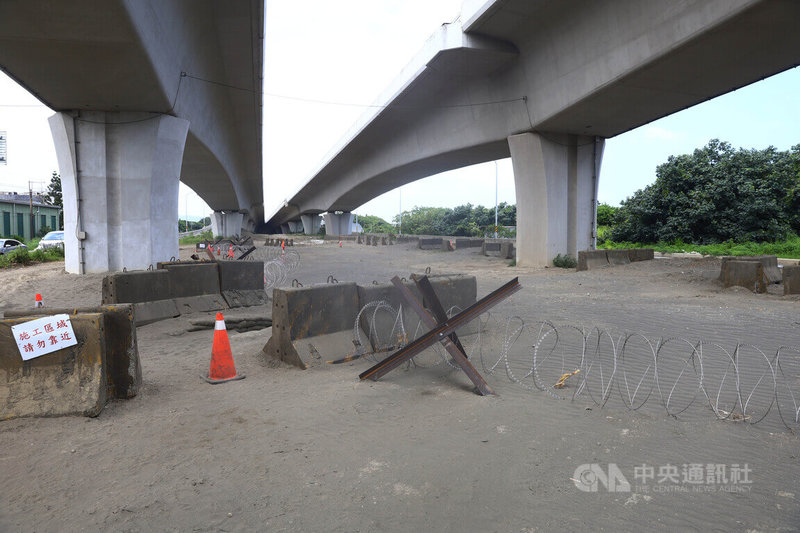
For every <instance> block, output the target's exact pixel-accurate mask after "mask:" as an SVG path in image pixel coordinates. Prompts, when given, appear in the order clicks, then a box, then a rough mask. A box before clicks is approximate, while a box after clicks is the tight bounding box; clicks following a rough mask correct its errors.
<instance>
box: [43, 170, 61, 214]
mask: <svg viewBox="0 0 800 533" xmlns="http://www.w3.org/2000/svg"><path fill="white" fill-rule="evenodd" d="M47 202H48V203H49V204H50V205H57V206H58V207H60V208H61V209H60V210H59V212H58V227H59V228H63V227H64V195H63V194H62V192H61V174H59V173H58V172H56V171H55V170H54V171H53V174H52V176H50V184H49V185H48V186H47Z"/></svg>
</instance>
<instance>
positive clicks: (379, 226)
mask: <svg viewBox="0 0 800 533" xmlns="http://www.w3.org/2000/svg"><path fill="white" fill-rule="evenodd" d="M358 223H359V224H361V227H362V228H364V233H393V232H394V230H395V227H394V226H392V225H391V224H389V223H388V222H386V221H385V220H383V219H382V218H381V217H376V216H374V215H358Z"/></svg>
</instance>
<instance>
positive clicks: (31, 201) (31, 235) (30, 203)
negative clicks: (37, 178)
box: [22, 181, 35, 239]
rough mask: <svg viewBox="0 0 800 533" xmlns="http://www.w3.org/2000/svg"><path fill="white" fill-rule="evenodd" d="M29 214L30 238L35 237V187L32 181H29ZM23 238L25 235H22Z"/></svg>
mask: <svg viewBox="0 0 800 533" xmlns="http://www.w3.org/2000/svg"><path fill="white" fill-rule="evenodd" d="M28 214H29V215H30V238H31V239H33V224H34V220H35V218H34V216H33V187H31V182H30V181H28ZM23 233H24V232H23ZM22 238H23V239H24V238H25V235H22Z"/></svg>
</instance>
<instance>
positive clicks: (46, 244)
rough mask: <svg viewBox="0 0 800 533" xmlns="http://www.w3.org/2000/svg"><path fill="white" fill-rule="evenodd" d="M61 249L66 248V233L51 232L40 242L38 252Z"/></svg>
mask: <svg viewBox="0 0 800 533" xmlns="http://www.w3.org/2000/svg"><path fill="white" fill-rule="evenodd" d="M56 247H60V248H61V249H63V248H64V232H63V231H51V232H49V233H48V234H47V235H45V236H44V237H42V240H41V241H39V246H37V247H36V249H37V250H46V249H47V248H56Z"/></svg>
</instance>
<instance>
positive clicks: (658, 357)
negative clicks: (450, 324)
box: [353, 301, 800, 430]
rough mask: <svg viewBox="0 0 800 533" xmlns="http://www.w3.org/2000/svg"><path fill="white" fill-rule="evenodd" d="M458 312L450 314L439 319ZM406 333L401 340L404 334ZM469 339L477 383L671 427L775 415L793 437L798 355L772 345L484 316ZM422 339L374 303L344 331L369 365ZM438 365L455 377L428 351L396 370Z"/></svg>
mask: <svg viewBox="0 0 800 533" xmlns="http://www.w3.org/2000/svg"><path fill="white" fill-rule="evenodd" d="M460 311H461V310H460V309H459V308H458V307H453V308H451V309H450V310H448V316H453V315H455V314H457V313H458V312H460ZM382 315H383V318H381V316H382ZM390 323H391V324H392V326H391V328H390V327H389V324H390ZM361 325H365V327H364V331H368V332H369V333H368V335H367V337H368V341H369V343H368V344H363V340H362V339H361V335H360V333H359V327H360V326H361ZM412 330H413V334H411V335H410V336H409V335H408V334H407V333H406V331H412ZM473 330H474V332H473V333H464V334H462V333H459V336H460V338H461V342H462V344H463V345H464V346H465V349H466V350H467V355H468V356H469V357H470V358H471V359H472V360H473V362H474V360H475V359H476V358H477V359H478V360H479V361H480V366H481V368H482V369H483V372H484V373H485V374H487V375H491V376H494V377H499V376H501V375H502V373H505V375H506V378H507V379H508V380H509V381H510V382H512V383H514V384H516V385H518V386H520V387H522V388H523V389H526V390H530V391H539V392H545V393H546V394H548V395H549V396H551V397H552V398H554V399H558V400H570V401H572V402H578V401H588V402H590V403H591V404H594V405H595V406H597V407H600V408H602V407H605V406H606V405H607V404H608V403H609V401H611V400H614V401H620V402H621V403H622V405H624V406H625V408H627V409H628V410H631V411H638V410H640V409H642V408H643V407H645V406H646V405H649V406H651V407H652V406H657V407H659V408H661V409H664V410H665V411H666V413H667V414H669V415H670V416H672V417H676V418H677V417H678V416H679V415H683V414H684V413H687V411H688V410H689V409H690V408H691V407H693V406H703V405H704V406H705V408H706V409H710V410H711V412H712V413H713V415H714V416H715V417H716V418H717V419H719V420H731V421H737V422H746V423H749V424H757V423H759V422H762V421H763V420H765V419H771V420H773V421H775V420H776V415H777V419H780V421H781V422H782V423H783V425H784V426H786V427H787V428H789V429H791V430H794V429H800V405H798V400H800V347H787V346H781V347H780V348H778V349H777V350H776V351H775V352H774V354H773V353H772V352H770V355H767V353H766V352H764V351H763V350H761V349H760V348H759V347H757V346H754V345H752V344H747V343H742V342H735V343H733V344H731V345H730V346H725V345H723V344H721V343H717V342H710V341H705V340H697V341H690V340H688V339H686V338H683V337H659V338H657V339H652V338H649V337H647V336H645V335H643V334H641V333H636V332H634V333H630V332H628V333H621V334H612V333H611V332H609V331H606V330H603V329H601V328H598V327H594V328H591V329H586V328H583V327H580V326H575V325H568V324H567V325H556V324H554V323H552V322H550V321H546V320H545V321H534V322H531V323H527V322H526V321H525V320H524V319H523V318H522V317H519V316H513V317H509V318H505V319H499V318H497V316H496V315H493V314H492V313H491V312H489V313H486V314H485V315H483V316H482V317H481V318H479V319H476V320H475V321H473ZM425 332H427V330H426V329H424V328H423V327H422V324H420V323H419V322H417V326H416V328H411V329H408V330H407V329H406V325H405V324H404V323H403V310H402V307H400V308H399V309H396V308H394V307H392V306H391V305H389V304H388V303H386V302H384V301H379V302H370V303H369V304H367V305H366V306H364V308H362V309H361V312H359V314H358V316H357V318H356V321H355V324H354V327H353V337H354V343H355V344H356V346H357V347H360V348H359V349H360V350H362V351H363V352H364V353H365V354H366V353H371V358H372V359H373V360H377V359H378V358H379V356H378V354H379V353H381V352H386V351H390V350H396V349H399V348H401V347H402V346H404V345H405V344H407V343H408V342H410V341H412V340H414V339H415V338H417V337H418V336H420V335H421V334H423V333H425ZM442 364H444V365H446V366H447V367H450V368H452V369H455V370H460V367H459V366H458V365H456V364H455V363H454V362H453V361H452V360H451V359H450V357H449V356H448V355H447V354H446V353H445V351H444V350H443V349H442V348H441V347H440V346H439V345H435V346H433V347H432V348H431V349H429V350H426V351H425V352H423V353H422V354H419V355H417V356H416V357H414V358H413V359H412V360H411V361H409V363H408V364H407V366H406V368H410V367H412V366H413V367H432V366H436V365H442ZM769 415H772V416H769ZM768 416H769V418H768Z"/></svg>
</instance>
